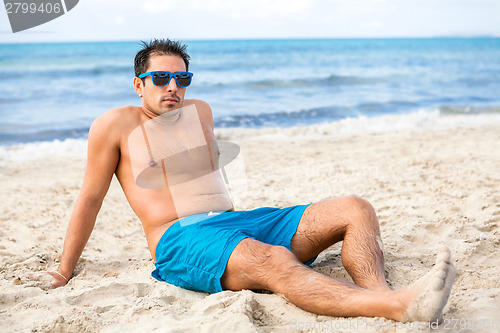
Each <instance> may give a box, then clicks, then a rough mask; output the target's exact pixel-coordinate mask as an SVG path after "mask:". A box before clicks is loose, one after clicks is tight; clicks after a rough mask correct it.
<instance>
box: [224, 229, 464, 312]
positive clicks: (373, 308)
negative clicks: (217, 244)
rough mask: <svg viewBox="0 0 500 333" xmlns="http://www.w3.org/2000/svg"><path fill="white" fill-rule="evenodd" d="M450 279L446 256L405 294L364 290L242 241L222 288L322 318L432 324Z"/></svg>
mask: <svg viewBox="0 0 500 333" xmlns="http://www.w3.org/2000/svg"><path fill="white" fill-rule="evenodd" d="M454 277H455V276H454V269H453V266H452V265H451V263H450V260H449V252H448V253H447V255H445V254H441V255H440V256H438V260H437V261H436V266H435V267H434V268H433V270H431V272H429V273H428V274H427V275H426V276H425V277H424V278H422V279H421V280H419V281H417V282H416V283H414V284H413V285H411V286H410V287H409V288H407V289H401V290H396V291H391V290H386V291H374V290H368V289H365V288H362V287H359V286H358V285H355V284H353V283H349V282H347V281H343V280H340V279H336V278H333V277H330V276H328V275H324V274H321V273H319V272H317V271H314V270H313V269H310V268H309V267H307V266H305V265H303V264H302V263H301V262H300V261H299V260H298V259H297V257H296V256H295V255H294V254H293V253H292V252H290V251H289V250H287V249H286V248H284V247H281V246H271V245H268V244H264V243H261V242H259V241H256V240H253V239H250V238H246V239H244V240H243V241H241V242H240V243H239V244H238V245H237V246H236V248H235V249H234V251H233V253H232V254H231V256H230V258H229V261H228V264H227V267H226V271H225V272H224V275H223V277H222V279H221V283H222V286H223V288H224V289H230V290H242V289H265V290H270V291H273V292H276V293H279V294H282V295H283V296H285V297H286V298H287V299H288V300H289V301H290V302H291V303H293V304H295V305H296V306H298V307H300V308H302V309H304V310H306V311H309V312H313V313H316V314H321V315H329V316H344V317H351V316H368V317H385V318H389V319H394V320H402V319H404V320H435V319H437V318H438V316H440V315H441V311H442V309H443V307H444V305H445V304H446V301H447V299H448V296H449V291H450V289H451V284H452V283H453V279H454ZM424 301H425V302H426V303H425V304H424ZM429 309H431V310H429Z"/></svg>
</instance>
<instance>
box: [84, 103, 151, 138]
mask: <svg viewBox="0 0 500 333" xmlns="http://www.w3.org/2000/svg"><path fill="white" fill-rule="evenodd" d="M140 109H141V108H140V107H137V106H123V107H120V108H116V109H111V110H108V111H106V112H105V113H103V114H102V115H100V116H99V117H97V118H96V119H95V120H94V122H93V123H92V126H90V134H91V135H92V134H98V133H102V134H105V135H107V136H114V137H117V138H118V137H120V136H121V135H123V133H124V132H128V131H130V128H131V127H135V126H137V125H138V124H140V119H141V112H140Z"/></svg>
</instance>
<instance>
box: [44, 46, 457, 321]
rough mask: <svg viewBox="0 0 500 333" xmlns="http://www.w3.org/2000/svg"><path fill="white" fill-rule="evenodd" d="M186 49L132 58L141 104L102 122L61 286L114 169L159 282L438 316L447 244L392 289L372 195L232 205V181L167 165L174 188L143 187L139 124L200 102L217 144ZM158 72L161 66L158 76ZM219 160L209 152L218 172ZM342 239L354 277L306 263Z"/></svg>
mask: <svg viewBox="0 0 500 333" xmlns="http://www.w3.org/2000/svg"><path fill="white" fill-rule="evenodd" d="M185 49H186V46H185V45H182V44H180V43H178V42H172V41H170V40H153V41H152V42H151V43H144V49H143V50H141V51H140V52H138V54H137V56H136V58H135V63H134V65H135V75H136V77H135V78H134V88H135V91H136V92H137V94H138V95H139V97H141V99H142V106H141V107H136V106H126V107H122V108H118V109H112V110H110V111H108V112H106V113H105V114H103V115H102V116H100V117H99V118H97V119H96V120H95V121H94V123H93V124H92V126H91V128H90V132H89V138H88V161H87V168H86V171H85V177H84V182H83V185H82V189H81V192H80V194H79V196H78V199H77V202H76V205H75V208H74V211H73V214H72V216H71V220H70V223H69V226H68V230H67V234H66V238H65V242H64V248H63V253H62V258H61V263H60V265H59V268H58V270H57V271H55V272H51V273H49V274H50V275H51V276H52V277H53V278H54V280H53V282H52V286H53V287H60V286H63V285H65V284H66V283H67V282H68V280H69V279H70V278H71V277H72V274H73V270H74V268H75V266H76V264H77V261H78V259H79V257H80V256H81V254H82V251H83V249H84V247H85V245H86V243H87V241H88V239H89V237H90V234H91V232H92V229H93V227H94V224H95V220H96V216H97V213H98V211H99V209H100V207H101V204H102V201H103V199H104V196H105V195H106V192H107V190H108V188H109V185H110V182H111V179H112V176H113V174H115V175H116V177H117V178H118V180H119V182H120V184H121V186H122V188H123V191H124V193H125V195H126V197H127V200H128V202H129V203H130V206H131V207H132V209H133V210H134V212H135V213H136V214H137V216H138V217H139V219H140V220H141V222H142V225H143V228H144V232H145V235H146V238H147V242H148V246H149V250H150V251H151V255H152V257H153V259H154V260H155V265H156V270H155V271H154V272H153V273H152V275H153V276H154V277H155V278H156V279H158V280H164V281H167V282H169V283H172V284H175V285H178V286H181V287H184V288H188V289H194V290H200V291H208V292H218V291H222V290H234V291H238V290H242V289H254V290H270V291H272V292H275V293H279V294H282V295H284V296H285V297H286V298H287V299H288V300H289V301H290V302H291V303H293V304H295V305H296V306H298V307H300V308H302V309H304V310H307V311H310V312H313V313H317V314H321V315H330V316H345V317H349V316H367V317H386V318H389V319H393V320H398V321H434V320H436V319H438V318H439V317H440V316H441V314H442V310H443V307H444V306H445V304H446V302H447V300H448V297H449V294H450V290H451V286H452V284H453V281H454V279H455V269H454V267H453V265H452V264H451V262H450V251H449V250H448V249H442V250H441V251H440V252H439V253H438V255H437V259H436V264H435V266H434V267H433V268H432V269H431V270H430V272H429V273H428V274H427V275H425V276H424V277H422V278H421V279H419V280H418V281H416V282H415V283H413V284H412V285H410V286H409V287H407V288H404V289H399V290H391V289H390V288H389V285H388V284H387V282H386V280H385V277H384V257H383V253H382V249H381V248H382V241H381V238H380V230H379V224H378V221H377V217H376V214H375V212H374V210H373V208H372V206H371V205H370V204H369V203H368V202H367V201H365V200H363V199H360V198H358V197H342V198H334V199H330V200H325V201H321V202H317V203H313V204H310V205H299V206H293V207H287V208H282V209H278V208H270V207H264V208H259V209H255V210H251V211H234V210H233V205H232V203H231V200H230V199H229V197H228V195H227V192H226V190H225V188H224V186H218V185H217V184H220V173H217V172H213V173H211V174H210V175H205V176H202V177H198V178H197V179H191V180H188V181H187V182H186V183H190V184H191V185H190V186H189V187H185V188H184V189H182V186H187V185H186V184H184V185H183V184H180V186H181V189H182V190H181V191H179V190H178V189H177V190H175V189H174V186H170V185H169V179H170V178H169V177H170V175H167V173H166V172H165V173H164V175H165V187H164V188H155V187H154V186H153V188H147V186H146V187H144V186H142V187H141V186H139V185H138V178H137V173H135V172H134V171H133V170H134V164H135V163H136V162H134V160H133V159H132V160H131V154H132V153H133V152H132V151H131V150H132V149H131V148H130V147H132V146H133V145H134V144H133V143H132V144H131V143H130V138H131V137H132V136H131V134H132V133H133V132H134V130H136V133H139V132H137V129H138V128H145V127H141V124H146V123H148V121H151V120H155V119H160V118H158V117H163V116H167V117H170V115H174V117H170V118H171V119H170V120H172V121H173V122H176V121H177V118H176V117H179V110H180V109H181V107H182V110H184V109H185V108H189V107H190V108H191V110H196V113H193V115H194V116H195V118H196V119H199V124H198V125H197V126H198V128H199V129H200V131H201V132H198V134H197V135H198V137H199V134H200V133H202V134H203V137H204V140H206V143H207V144H210V143H213V142H215V136H214V133H213V126H214V125H213V118H212V112H211V109H210V106H209V105H208V104H207V103H205V102H203V101H200V100H194V99H184V95H185V92H186V87H187V85H189V83H190V82H191V76H192V75H191V74H189V73H187V71H188V67H189V56H188V55H187V54H186V52H185ZM155 71H163V73H159V74H158V73H151V72H155ZM165 72H169V73H178V72H181V73H178V74H173V75H170V74H169V73H165ZM141 74H142V75H141ZM181 115H182V114H181ZM186 131H189V128H187V129H186ZM146 132H147V131H144V132H143V133H146ZM173 132H175V131H173ZM193 135H194V136H196V134H193ZM193 135H191V134H189V135H182V133H177V134H175V135H173V134H172V136H171V140H169V142H170V144H174V145H177V146H179V147H183V148H185V149H188V148H189V147H188V146H189V140H187V141H186V138H189V137H194V136H193ZM144 138H146V136H144ZM176 138H178V140H177V139H176ZM198 139H199V138H198ZM146 141H147V140H146ZM149 141H153V142H149V145H153V144H154V143H155V142H154V138H152V139H151V138H150V139H149ZM177 141H178V142H177ZM149 145H148V149H149V147H150V146H149ZM134 149H135V148H134ZM214 156H215V154H213V151H211V153H210V163H211V166H212V168H213V170H215V168H214V161H215V160H216V159H215V158H214ZM167 160H168V159H165V160H162V161H153V160H152V161H150V163H151V167H153V166H154V167H159V164H158V163H160V162H161V165H162V167H163V169H159V170H163V171H165V170H166V167H168V165H167V166H166V165H165V164H168V162H165V161H167ZM215 162H216V161H215ZM170 166H171V165H170ZM171 167H172V166H171ZM173 167H174V168H175V165H174V166H173ZM177 172H180V171H177ZM173 174H175V171H174V172H173ZM207 177H208V178H207ZM218 177H219V178H218ZM207 179H208V180H207ZM200 182H201V183H200ZM193 184H194V185H193ZM206 184H214V185H213V186H206ZM174 192H175V193H174ZM213 211H217V212H218V213H211V212H213ZM200 217H201V218H200ZM208 217H210V218H208ZM179 218H180V219H179ZM193 218H194V221H193V220H189V219H193ZM183 222H184V225H183V224H182V223H183ZM195 222H196V223H195ZM167 230H168V231H167ZM339 241H343V245H342V263H343V265H344V267H345V269H346V270H347V272H348V273H349V274H350V276H351V277H352V279H353V281H354V283H351V282H348V281H344V280H341V279H337V278H334V277H331V276H327V275H324V274H321V273H319V272H317V271H315V270H313V269H311V268H309V267H308V266H307V265H308V264H310V263H311V261H312V260H314V258H315V257H316V256H317V255H318V254H319V253H320V252H321V251H323V250H325V249H326V248H328V247H329V246H331V245H332V244H335V243H337V242H339Z"/></svg>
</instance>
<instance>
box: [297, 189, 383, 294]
mask: <svg viewBox="0 0 500 333" xmlns="http://www.w3.org/2000/svg"><path fill="white" fill-rule="evenodd" d="M339 241H343V244H342V254H341V256H342V264H343V265H344V267H345V269H346V271H347V272H348V273H349V275H350V276H351V277H352V279H353V281H354V282H355V283H356V284H357V285H358V286H360V287H363V288H366V289H370V290H381V291H384V290H390V288H389V285H388V284H387V282H386V280H385V276H384V256H383V253H382V249H381V247H382V239H381V237H380V229H379V224H378V219H377V216H376V214H375V211H374V209H373V207H372V206H371V205H370V203H369V202H367V201H366V200H363V199H360V198H358V197H342V198H336V199H331V200H325V201H321V202H317V203H314V204H311V205H309V206H308V207H307V208H306V210H305V211H304V214H303V215H302V218H301V220H300V223H299V227H298V228H297V232H296V234H295V235H294V237H293V238H292V242H291V248H292V252H293V253H294V254H295V255H296V256H297V258H298V259H299V260H301V261H306V260H309V259H311V258H313V257H314V256H316V255H318V254H319V253H320V252H322V251H323V250H325V249H326V248H328V247H329V246H331V245H333V244H335V243H337V242H339Z"/></svg>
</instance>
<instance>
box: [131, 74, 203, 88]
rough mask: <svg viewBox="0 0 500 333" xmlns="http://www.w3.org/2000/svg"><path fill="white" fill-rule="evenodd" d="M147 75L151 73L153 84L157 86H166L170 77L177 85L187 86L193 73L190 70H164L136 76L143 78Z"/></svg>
mask: <svg viewBox="0 0 500 333" xmlns="http://www.w3.org/2000/svg"><path fill="white" fill-rule="evenodd" d="M148 75H151V78H152V79H153V84H154V85H155V86H158V87H164V86H166V85H167V84H168V83H169V82H170V79H171V78H174V80H175V83H177V85H178V86H179V87H188V86H189V85H190V84H191V78H192V77H193V73H191V72H175V73H170V72H165V71H155V72H146V73H142V74H140V75H139V76H138V77H139V78H140V79H143V78H145V77H146V76H148Z"/></svg>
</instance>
